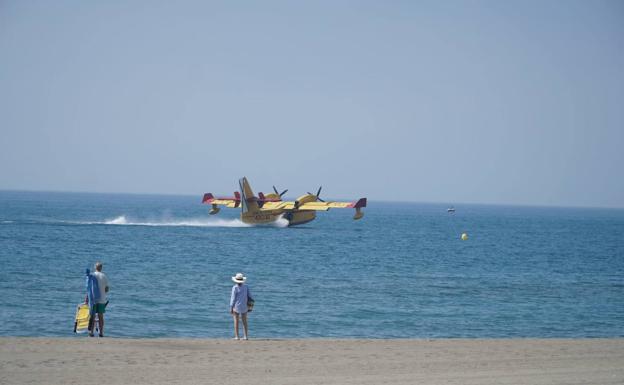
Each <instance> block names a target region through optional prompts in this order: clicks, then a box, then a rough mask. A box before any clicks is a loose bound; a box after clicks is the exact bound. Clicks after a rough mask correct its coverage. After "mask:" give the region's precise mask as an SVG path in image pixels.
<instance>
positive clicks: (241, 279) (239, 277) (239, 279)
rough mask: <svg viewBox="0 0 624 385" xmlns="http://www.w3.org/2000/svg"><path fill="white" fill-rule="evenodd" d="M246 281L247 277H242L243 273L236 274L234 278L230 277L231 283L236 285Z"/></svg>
mask: <svg viewBox="0 0 624 385" xmlns="http://www.w3.org/2000/svg"><path fill="white" fill-rule="evenodd" d="M246 280H247V277H245V276H244V275H243V273H236V275H235V276H234V277H232V281H234V282H236V283H243V282H245V281H246Z"/></svg>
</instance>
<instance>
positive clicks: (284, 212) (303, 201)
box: [202, 177, 366, 226]
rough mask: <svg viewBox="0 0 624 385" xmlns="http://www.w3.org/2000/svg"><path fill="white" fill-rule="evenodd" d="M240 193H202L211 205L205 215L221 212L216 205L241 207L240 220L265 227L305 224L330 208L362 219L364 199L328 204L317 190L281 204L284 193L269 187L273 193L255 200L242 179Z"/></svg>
mask: <svg viewBox="0 0 624 385" xmlns="http://www.w3.org/2000/svg"><path fill="white" fill-rule="evenodd" d="M239 187H240V192H238V191H234V196H233V197H215V196H214V195H212V194H211V193H206V194H204V197H203V199H202V203H204V204H210V205H212V208H211V209H210V211H209V212H208V213H209V214H210V215H215V214H217V213H218V212H219V211H221V209H220V208H219V206H225V207H229V208H238V207H240V208H241V215H240V217H241V221H243V222H244V223H249V224H267V223H271V222H275V221H277V220H278V219H279V218H284V219H286V220H288V225H289V226H295V225H301V224H304V223H308V222H310V221H312V220H314V219H315V218H316V212H317V211H327V210H329V209H331V208H353V209H355V215H354V216H353V219H354V220H358V219H361V218H362V217H363V216H364V212H363V211H362V208H363V207H366V198H360V199H359V200H358V201H356V202H331V201H324V200H323V199H321V198H319V195H320V193H321V188H322V187H319V189H318V191H317V193H316V194H312V193H307V194H305V195H302V196H300V197H299V198H297V200H295V201H283V200H282V196H283V195H284V194H285V193H286V192H287V191H288V190H284V191H282V192H281V193H280V192H278V190H277V189H276V188H275V186H273V190H274V191H275V193H269V194H266V195H265V194H263V193H261V192H260V193H258V196H257V197H256V196H255V195H254V193H253V190H252V189H251V186H250V185H249V182H248V181H247V178H245V177H243V178H241V179H240V180H239Z"/></svg>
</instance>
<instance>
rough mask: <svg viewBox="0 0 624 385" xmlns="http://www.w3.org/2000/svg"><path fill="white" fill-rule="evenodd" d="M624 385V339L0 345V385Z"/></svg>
mask: <svg viewBox="0 0 624 385" xmlns="http://www.w3.org/2000/svg"><path fill="white" fill-rule="evenodd" d="M94 375H98V376H99V375H102V376H103V381H104V383H106V384H109V385H110V384H134V385H137V384H241V383H243V384H295V383H296V384H416V383H419V384H623V383H624V339H501V340H490V339H440V340H326V339H306V340H294V339H293V340H291V339H285V340H250V341H232V340H217V339H117V338H105V339H98V338H91V339H90V338H86V337H85V338H7V337H5V338H0V383H2V384H43V383H45V384H84V383H87V382H88V381H89V380H90V379H91V380H93V378H94V377H93V376H94Z"/></svg>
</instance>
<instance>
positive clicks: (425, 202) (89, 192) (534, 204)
mask: <svg viewBox="0 0 624 385" xmlns="http://www.w3.org/2000/svg"><path fill="white" fill-rule="evenodd" d="M2 192H16V193H20V192H23V193H52V194H93V195H97V194H99V195H105V194H109V195H137V196H140V195H143V196H171V197H194V196H199V197H200V199H201V196H203V194H204V193H199V194H198V195H194V194H190V193H154V192H149V193H145V192H119V191H115V192H111V191H108V192H100V191H68V190H29V189H10V188H9V189H5V188H0V193H2ZM332 199H334V200H348V201H349V200H352V199H350V198H332ZM357 199H359V198H357ZM367 199H368V200H369V201H373V202H381V203H412V204H413V203H416V204H430V205H447V206H448V205H450V206H457V205H475V206H477V205H481V206H507V207H527V208H529V207H534V208H540V207H544V208H545V207H548V208H569V209H605V210H609V209H612V210H613V209H615V210H623V209H624V206H586V205H563V204H562V205H551V204H543V203H500V202H499V203H492V202H457V203H448V202H443V201H416V200H413V201H410V200H386V199H374V198H373V199H371V198H368V197H367Z"/></svg>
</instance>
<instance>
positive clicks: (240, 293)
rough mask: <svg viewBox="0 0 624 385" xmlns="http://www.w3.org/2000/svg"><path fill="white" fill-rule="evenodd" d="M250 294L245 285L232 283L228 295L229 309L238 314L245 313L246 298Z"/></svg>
mask: <svg viewBox="0 0 624 385" xmlns="http://www.w3.org/2000/svg"><path fill="white" fill-rule="evenodd" d="M250 296H251V293H250V292H249V288H248V287H247V285H245V284H243V285H240V286H238V285H234V286H233V287H232V297H230V309H232V308H233V309H234V311H235V312H237V313H238V314H244V313H247V311H248V309H247V300H248V298H249V297H250Z"/></svg>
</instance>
